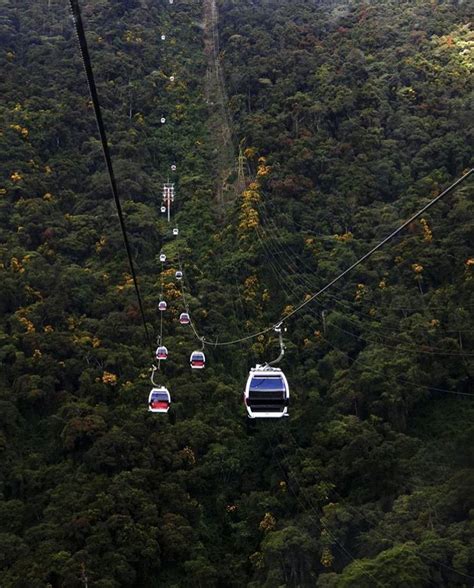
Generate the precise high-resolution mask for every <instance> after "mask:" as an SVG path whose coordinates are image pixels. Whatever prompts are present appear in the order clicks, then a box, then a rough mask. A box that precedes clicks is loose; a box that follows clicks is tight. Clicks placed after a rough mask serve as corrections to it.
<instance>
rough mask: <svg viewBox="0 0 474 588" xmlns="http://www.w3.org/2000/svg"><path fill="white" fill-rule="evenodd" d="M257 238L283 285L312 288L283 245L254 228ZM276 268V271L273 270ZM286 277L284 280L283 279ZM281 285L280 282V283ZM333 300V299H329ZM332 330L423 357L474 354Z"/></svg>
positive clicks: (378, 332)
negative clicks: (282, 257)
mask: <svg viewBox="0 0 474 588" xmlns="http://www.w3.org/2000/svg"><path fill="white" fill-rule="evenodd" d="M255 231H256V234H257V237H258V239H259V241H260V243H261V244H262V247H263V248H264V249H265V251H266V252H267V254H268V255H269V256H270V257H272V258H273V259H274V261H275V263H274V264H273V263H272V262H270V261H269V264H270V265H271V267H272V268H273V270H274V272H275V275H276V276H277V279H279V278H278V276H281V277H282V280H283V281H284V282H285V283H288V281H290V280H293V281H294V284H295V285H296V286H302V287H303V288H304V287H306V286H312V284H311V282H310V281H309V279H306V278H305V277H304V276H303V275H302V274H301V273H299V272H298V269H297V268H296V267H295V266H294V264H293V259H292V258H291V257H290V255H289V254H288V253H287V252H286V250H285V249H284V248H283V245H281V246H280V244H278V242H277V241H276V239H274V238H271V237H268V236H267V237H266V239H262V237H261V235H260V231H259V229H258V228H257V227H256V228H255ZM272 241H273V243H274V247H275V248H277V247H278V249H277V250H276V253H275V250H274V249H272V248H271V247H270V246H269V245H267V244H266V243H267V242H269V243H270V242H272ZM280 254H281V255H286V257H287V258H288V260H289V261H288V267H289V268H290V269H293V270H294V274H290V273H289V272H288V271H286V270H285V268H284V267H283V266H282V265H281V264H280V263H279V262H278V259H277V256H280ZM275 268H277V269H275ZM285 275H286V278H285ZM280 283H281V282H280ZM331 298H333V297H331ZM316 303H317V304H319V305H320V306H321V307H322V308H323V309H324V310H326V309H327V305H325V304H324V303H322V302H319V301H318V300H316ZM339 303H340V304H342V305H343V306H348V304H347V303H344V302H343V301H342V300H341V301H339ZM350 311H351V312H353V309H352V308H351V309H350ZM334 312H338V313H340V314H341V315H342V316H344V318H345V319H346V320H347V321H348V322H350V323H356V324H358V323H357V322H356V320H355V319H352V318H351V317H348V316H346V314H345V313H347V312H349V310H345V311H344V310H338V309H336V310H335V311H334ZM361 316H362V319H365V318H367V317H366V316H365V315H361ZM333 326H334V328H336V329H337V330H340V331H341V332H344V333H346V334H348V335H349V336H351V337H353V338H356V339H359V340H361V341H366V342H367V343H380V344H381V345H383V346H384V347H388V348H392V349H401V350H402V349H403V350H405V351H414V352H416V353H422V354H425V355H441V356H446V357H448V356H450V357H473V356H474V353H469V352H467V353H466V352H464V351H445V350H444V349H441V348H440V347H433V346H432V345H429V344H426V347H429V348H430V349H429V350H424V349H420V348H418V347H406V346H404V345H403V343H397V344H396V345H393V344H389V343H385V342H384V341H385V340H387V339H391V337H392V336H393V335H394V332H393V331H389V330H387V329H384V328H380V329H378V330H377V334H378V335H380V338H381V339H382V341H377V340H376V339H368V338H367V337H362V336H360V335H355V334H354V333H351V332H350V331H347V330H345V329H344V328H342V327H339V326H337V325H333ZM454 332H455V333H458V331H457V330H456V331H454ZM384 333H387V335H384ZM397 335H401V333H397Z"/></svg>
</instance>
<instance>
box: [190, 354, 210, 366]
mask: <svg viewBox="0 0 474 588" xmlns="http://www.w3.org/2000/svg"><path fill="white" fill-rule="evenodd" d="M189 364H190V366H191V367H192V368H193V369H195V370H202V369H203V368H204V366H205V365H206V356H205V355H204V352H202V351H193V352H192V353H191V357H190V358H189Z"/></svg>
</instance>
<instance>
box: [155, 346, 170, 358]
mask: <svg viewBox="0 0 474 588" xmlns="http://www.w3.org/2000/svg"><path fill="white" fill-rule="evenodd" d="M155 356H156V359H167V358H168V349H166V347H165V346H164V345H160V346H159V347H157V348H156V351H155Z"/></svg>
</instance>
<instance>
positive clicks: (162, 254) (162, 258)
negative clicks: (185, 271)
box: [160, 253, 166, 263]
mask: <svg viewBox="0 0 474 588" xmlns="http://www.w3.org/2000/svg"><path fill="white" fill-rule="evenodd" d="M160 261H161V263H164V262H165V261H166V255H165V254H164V253H160Z"/></svg>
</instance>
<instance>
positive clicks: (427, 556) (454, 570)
mask: <svg viewBox="0 0 474 588" xmlns="http://www.w3.org/2000/svg"><path fill="white" fill-rule="evenodd" d="M288 434H289V436H290V438H291V440H292V441H293V443H294V445H295V446H296V448H297V449H301V447H300V445H299V443H298V442H297V441H296V438H295V436H294V435H293V433H292V432H291V430H289V431H288ZM280 467H281V466H280ZM282 471H284V470H283V469H282ZM297 484H298V483H297ZM298 486H299V484H298ZM299 487H300V486H299ZM300 488H301V487H300ZM330 492H332V493H333V494H335V495H336V498H338V500H339V502H341V501H342V502H343V504H344V506H347V508H349V509H351V510H352V511H353V512H355V513H356V514H357V515H359V516H360V517H361V518H363V519H365V520H366V521H367V522H368V523H369V524H370V525H375V523H374V521H371V520H370V519H369V518H368V517H367V516H366V515H364V513H363V512H362V511H361V510H359V509H358V508H356V507H355V506H353V505H352V504H348V503H347V502H346V501H345V500H344V498H343V497H342V496H341V495H340V494H339V493H338V492H336V491H335V490H334V488H333V489H332V490H331V491H330ZM308 504H311V503H310V501H309V500H308ZM377 522H380V521H377ZM371 531H372V532H373V533H374V535H376V536H378V537H379V538H381V539H387V538H388V539H389V540H390V541H392V543H393V544H394V545H395V544H396V543H397V542H398V541H399V540H398V539H396V538H395V537H394V536H393V535H388V534H387V533H386V532H385V533H383V534H382V533H380V532H377V531H376V530H375V528H372V529H371ZM403 547H404V549H406V550H407V551H409V552H411V553H416V554H417V555H419V556H420V557H422V558H423V559H425V560H427V561H430V562H432V563H434V564H436V565H439V566H441V567H443V568H445V569H446V570H449V571H451V572H454V573H455V574H458V575H459V576H462V577H464V578H469V580H473V579H474V576H471V575H469V574H465V573H463V572H460V571H458V570H456V569H455V568H453V567H451V566H449V565H447V564H444V563H443V562H441V561H439V560H437V559H433V558H432V557H430V556H429V555H426V554H424V553H422V552H421V551H417V550H415V549H412V548H410V547H408V546H407V545H403Z"/></svg>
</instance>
